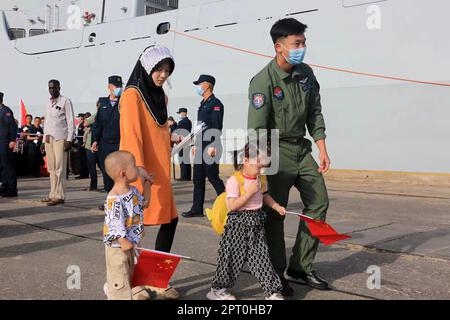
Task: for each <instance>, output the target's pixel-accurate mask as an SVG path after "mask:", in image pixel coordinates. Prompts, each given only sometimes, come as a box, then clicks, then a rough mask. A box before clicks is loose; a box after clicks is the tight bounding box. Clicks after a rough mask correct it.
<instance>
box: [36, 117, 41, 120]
mask: <svg viewBox="0 0 450 320" xmlns="http://www.w3.org/2000/svg"><path fill="white" fill-rule="evenodd" d="M37 119H39V120H42V119H41V117H34V120H37Z"/></svg>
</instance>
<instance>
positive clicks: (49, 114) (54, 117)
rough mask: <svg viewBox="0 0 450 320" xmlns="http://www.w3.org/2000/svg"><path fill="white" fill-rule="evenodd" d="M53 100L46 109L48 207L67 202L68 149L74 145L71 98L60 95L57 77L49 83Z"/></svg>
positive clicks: (45, 137)
mask: <svg viewBox="0 0 450 320" xmlns="http://www.w3.org/2000/svg"><path fill="white" fill-rule="evenodd" d="M48 90H49V92H50V96H51V98H50V101H49V102H48V105H47V108H46V111H45V127H44V139H45V152H46V154H47V166H48V172H49V173H50V193H49V196H48V197H47V198H44V199H42V202H46V203H47V205H48V206H55V205H58V204H60V203H64V200H65V188H66V171H67V157H68V152H69V150H70V148H71V146H72V140H73V137H74V131H75V123H74V113H73V106H72V102H71V101H70V99H68V98H66V97H64V96H62V95H61V94H60V91H61V85H60V83H59V81H58V80H50V81H49V83H48Z"/></svg>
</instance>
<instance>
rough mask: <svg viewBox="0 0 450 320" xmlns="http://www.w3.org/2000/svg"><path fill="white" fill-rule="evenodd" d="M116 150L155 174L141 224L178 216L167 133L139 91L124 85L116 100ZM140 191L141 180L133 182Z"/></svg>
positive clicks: (149, 223)
mask: <svg viewBox="0 0 450 320" xmlns="http://www.w3.org/2000/svg"><path fill="white" fill-rule="evenodd" d="M120 150H126V151H129V152H131V153H132V154H133V155H134V157H135V158H136V166H138V167H143V168H145V169H146V170H147V172H148V173H150V174H154V175H155V181H154V184H153V185H152V188H151V200H150V206H149V207H148V208H147V209H145V211H144V225H161V224H167V223H170V222H171V221H172V220H173V219H175V218H176V217H177V216H178V213H177V209H176V205H175V201H174V197H173V190H172V184H171V181H170V179H171V178H170V164H171V161H170V159H171V149H170V132H169V127H168V124H167V123H166V124H165V125H164V126H159V125H158V124H157V122H156V121H155V119H154V118H153V116H152V115H151V114H150V112H149V110H148V109H147V106H146V104H145V102H144V100H143V99H142V97H141V95H140V93H139V91H138V90H136V89H135V88H128V89H126V90H125V92H124V93H123V95H122V97H121V99H120ZM133 185H134V186H135V187H137V188H138V190H139V191H141V192H143V185H142V182H141V179H139V180H138V181H136V182H135V183H133Z"/></svg>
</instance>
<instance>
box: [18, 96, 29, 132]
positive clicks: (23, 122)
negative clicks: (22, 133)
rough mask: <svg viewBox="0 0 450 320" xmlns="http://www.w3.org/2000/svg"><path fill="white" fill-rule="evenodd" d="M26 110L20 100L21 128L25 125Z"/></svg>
mask: <svg viewBox="0 0 450 320" xmlns="http://www.w3.org/2000/svg"><path fill="white" fill-rule="evenodd" d="M27 114H28V113H27V108H26V107H25V103H23V100H22V99H20V119H21V121H20V126H21V127H23V126H25V125H26V124H27Z"/></svg>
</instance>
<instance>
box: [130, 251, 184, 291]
mask: <svg viewBox="0 0 450 320" xmlns="http://www.w3.org/2000/svg"><path fill="white" fill-rule="evenodd" d="M180 260H181V257H179V256H175V255H171V254H165V253H162V252H154V251H141V254H140V255H139V258H138V263H137V264H136V266H135V268H134V274H133V280H132V281H131V283H132V286H133V287H137V286H152V287H157V288H167V287H168V286H169V281H170V278H172V275H173V273H174V272H175V269H176V268H177V265H178V263H179V262H180Z"/></svg>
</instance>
